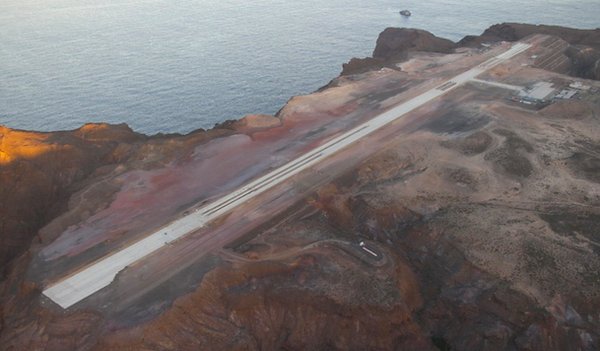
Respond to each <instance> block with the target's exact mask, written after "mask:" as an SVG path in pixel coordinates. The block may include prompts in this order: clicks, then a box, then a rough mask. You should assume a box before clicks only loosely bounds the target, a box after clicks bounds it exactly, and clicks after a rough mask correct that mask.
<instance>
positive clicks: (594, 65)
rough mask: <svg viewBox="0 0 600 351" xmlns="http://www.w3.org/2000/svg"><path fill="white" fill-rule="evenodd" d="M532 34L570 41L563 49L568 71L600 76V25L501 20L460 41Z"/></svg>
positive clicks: (465, 43)
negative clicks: (580, 25)
mask: <svg viewBox="0 0 600 351" xmlns="http://www.w3.org/2000/svg"><path fill="white" fill-rule="evenodd" d="M532 34H547V35H552V36H555V37H558V38H561V39H562V40H564V41H566V42H567V43H569V44H570V46H569V47H568V48H567V49H566V50H565V52H564V53H565V55H566V56H567V57H568V58H569V60H570V67H569V68H568V72H566V73H568V74H570V75H573V76H575V77H581V78H587V79H596V80H599V79H600V68H599V67H600V28H599V29H589V30H586V29H574V28H565V27H559V26H546V25H531V24H521V23H502V24H496V25H493V26H491V27H490V28H488V29H486V30H485V31H484V32H483V34H481V35H479V36H466V37H464V38H463V39H462V40H460V41H459V42H458V45H459V46H470V47H474V46H478V45H480V44H481V43H485V42H488V43H492V42H497V41H501V40H505V41H517V40H520V39H522V38H525V37H527V36H529V35H532ZM561 73H562V72H561Z"/></svg>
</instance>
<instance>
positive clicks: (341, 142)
mask: <svg viewBox="0 0 600 351" xmlns="http://www.w3.org/2000/svg"><path fill="white" fill-rule="evenodd" d="M530 46H531V45H530V44H524V43H516V44H514V45H513V46H512V47H511V48H510V49H508V50H507V51H505V52H504V53H502V54H500V55H498V56H496V57H493V58H491V59H489V60H487V61H485V62H484V63H482V64H479V65H477V66H475V67H473V68H471V69H470V70H468V71H466V72H463V73H461V74H459V75H457V76H455V77H454V78H452V79H450V80H448V81H447V82H445V83H444V84H442V85H440V86H438V88H432V89H431V90H428V91H426V92H424V93H422V94H421V95H419V96H416V97H414V98H412V99H410V100H408V101H406V102H404V103H402V104H400V105H397V106H395V107H393V108H391V109H389V110H388V111H386V112H383V113H381V114H380V115H378V116H376V117H374V118H372V119H371V120H369V121H367V122H365V123H363V124H361V125H359V126H357V127H354V128H352V129H350V130H349V131H347V132H345V133H343V134H341V135H339V136H338V137H335V138H333V139H332V140H330V141H328V142H326V143H325V144H323V145H321V146H319V147H317V148H315V149H314V150H312V151H309V152H308V153H306V154H304V155H302V156H300V157H298V158H296V159H294V160H292V161H290V162H288V163H287V164H285V165H283V166H281V167H279V168H277V169H275V170H273V171H272V172H269V173H267V174H266V175H264V176H262V177H259V178H257V179H256V180H253V181H251V182H250V183H248V184H246V185H245V186H242V187H241V188H239V189H237V190H235V191H233V192H231V193H229V194H228V195H226V196H223V197H221V198H220V199H218V200H215V201H214V202H212V203H210V204H208V205H206V206H204V207H202V208H200V209H197V210H194V211H192V212H191V213H189V214H188V215H186V216H184V217H181V218H179V219H176V220H175V221H173V222H171V223H169V224H167V225H165V226H164V227H162V228H160V229H158V230H156V231H155V232H153V233H151V234H149V235H148V236H146V237H145V238H143V239H141V240H139V241H137V242H135V243H133V244H131V245H129V246H127V247H125V248H123V249H121V250H119V251H117V252H115V253H112V254H110V255H107V256H105V257H103V258H101V259H99V260H97V261H96V262H92V263H91V264H89V265H87V266H86V267H83V268H81V269H79V270H78V271H77V272H75V273H73V274H70V275H68V276H66V277H65V278H63V279H62V280H60V281H58V282H56V283H54V284H51V285H50V286H49V287H47V288H46V289H45V290H44V291H43V292H42V293H43V294H44V295H45V296H47V297H48V298H50V299H51V300H52V301H54V302H55V303H56V304H58V305H59V306H61V307H62V308H65V309H66V308H69V307H70V306H72V305H74V304H76V303H78V302H79V301H81V300H83V299H85V298H86V297H88V296H90V295H92V294H94V293H95V292H97V291H99V290H100V289H102V288H104V287H106V286H108V285H110V283H111V282H112V281H113V280H114V279H115V277H116V275H117V274H118V273H119V272H120V271H121V270H123V269H124V268H125V267H127V266H128V265H130V264H132V263H134V262H137V261H138V260H140V259H142V258H143V257H146V256H148V255H150V254H151V253H153V252H155V251H157V250H159V249H160V248H162V247H164V246H165V245H167V244H169V243H171V242H172V241H174V240H177V239H179V238H181V237H183V236H184V235H187V234H189V233H192V232H194V231H197V230H198V229H200V228H202V227H203V226H204V225H205V224H206V223H208V222H210V221H211V220H213V219H216V218H217V217H219V216H221V215H222V214H224V213H226V212H228V211H230V210H232V209H233V208H235V207H236V206H238V205H240V204H241V203H243V202H245V201H248V200H250V199H251V198H253V197H255V196H257V195H259V194H261V193H263V192H265V191H267V190H268V189H270V188H272V187H274V186H275V185H277V184H279V183H281V182H283V181H285V180H287V179H289V178H290V177H292V176H294V175H296V174H298V173H300V172H301V171H303V170H304V169H307V168H309V167H311V166H313V165H314V164H316V163H318V162H320V161H321V160H323V159H324V158H326V157H328V156H330V155H332V154H334V153H335V152H337V151H339V150H341V149H343V148H345V147H347V146H348V145H350V144H352V143H354V142H356V141H357V140H359V139H361V138H363V137H364V136H366V135H368V134H371V133H373V132H374V131H376V130H378V129H380V128H381V127H383V126H385V125H387V124H389V123H391V122H393V121H395V120H397V119H398V118H400V117H402V116H404V115H405V114H407V113H409V112H411V111H413V110H415V109H417V108H419V107H421V106H423V105H425V104H426V103H428V102H429V101H431V100H433V99H435V98H437V97H440V96H442V95H445V94H447V93H448V92H450V91H452V90H453V89H455V88H457V87H459V86H460V85H462V84H464V83H465V82H468V81H470V80H471V79H473V78H475V77H477V76H478V75H480V74H481V73H483V72H485V71H486V70H488V69H490V68H492V67H494V66H496V65H498V64H500V63H502V62H504V61H505V60H507V59H509V58H512V57H514V56H515V55H517V54H519V53H521V52H523V51H525V50H527V49H528V48H529V47H530ZM442 87H443V90H441V89H440V88H442Z"/></svg>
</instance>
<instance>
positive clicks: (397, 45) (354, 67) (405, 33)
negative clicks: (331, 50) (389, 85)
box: [341, 28, 456, 75]
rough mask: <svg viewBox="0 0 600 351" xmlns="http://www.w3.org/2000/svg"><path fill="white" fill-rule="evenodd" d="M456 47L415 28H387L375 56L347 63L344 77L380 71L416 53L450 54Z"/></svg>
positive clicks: (377, 46)
mask: <svg viewBox="0 0 600 351" xmlns="http://www.w3.org/2000/svg"><path fill="white" fill-rule="evenodd" d="M455 47H456V44H454V43H453V42H452V41H450V40H447V39H443V38H438V37H436V36H435V35H433V34H431V33H429V32H427V31H424V30H421V29H413V28H386V29H385V30H384V31H383V32H381V34H379V37H378V38H377V44H376V45H375V50H373V56H372V57H367V58H362V59H359V58H353V59H351V60H350V61H349V62H348V63H345V64H344V65H343V68H342V73H341V74H342V75H350V74H357V73H362V72H366V71H369V70H373V69H379V68H381V67H384V66H386V65H388V64H391V63H395V62H398V61H402V60H404V59H405V58H406V55H407V54H408V53H410V52H414V51H429V52H440V53H449V52H451V51H452V50H453V49H454V48H455Z"/></svg>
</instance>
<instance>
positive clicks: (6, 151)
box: [0, 124, 145, 274]
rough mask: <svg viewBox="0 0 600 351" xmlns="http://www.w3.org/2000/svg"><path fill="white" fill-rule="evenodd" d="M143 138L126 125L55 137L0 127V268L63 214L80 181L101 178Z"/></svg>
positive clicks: (88, 128) (94, 127)
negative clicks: (38, 232)
mask: <svg viewBox="0 0 600 351" xmlns="http://www.w3.org/2000/svg"><path fill="white" fill-rule="evenodd" d="M144 139H145V137H144V136H142V135H140V134H136V133H134V132H133V131H132V130H131V129H130V128H129V127H128V126H126V125H117V126H111V125H107V124H87V125H85V126H83V127H81V128H79V129H77V130H73V131H67V132H55V133H36V132H27V131H19V130H11V129H9V128H6V127H3V126H0V184H2V186H1V187H0V199H1V201H0V267H3V268H6V267H7V266H8V263H9V262H10V261H11V260H12V259H13V258H15V257H17V256H19V255H20V254H21V253H22V252H23V251H24V250H26V249H27V247H28V246H29V243H30V241H31V239H32V238H33V237H34V236H35V235H36V233H37V231H38V230H39V229H40V228H41V227H42V226H43V225H45V224H46V223H47V222H48V221H49V220H51V219H53V218H54V217H56V216H57V215H58V214H60V213H61V212H63V211H64V210H65V208H66V205H67V201H68V200H69V197H70V196H71V194H73V193H74V192H76V191H77V190H78V189H79V188H80V187H81V186H82V184H81V182H83V181H84V180H85V179H86V178H88V177H90V176H92V175H94V176H101V175H102V174H103V173H104V172H106V169H103V167H104V166H106V165H109V164H116V163H118V162H120V160H121V159H122V158H123V156H125V155H126V153H127V149H128V146H129V145H130V144H132V143H135V142H137V141H142V140H144ZM95 172H96V173H95ZM94 173H95V174H94ZM3 273H4V272H2V274H3Z"/></svg>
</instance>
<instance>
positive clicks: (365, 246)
mask: <svg viewBox="0 0 600 351" xmlns="http://www.w3.org/2000/svg"><path fill="white" fill-rule="evenodd" d="M358 245H359V246H360V247H361V249H363V250H365V251H366V252H367V253H369V254H370V255H371V256H373V257H377V258H379V255H378V254H377V253H375V251H373V250H372V249H370V248H369V247H368V246H367V244H365V242H364V241H361V242H360V243H358Z"/></svg>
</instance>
